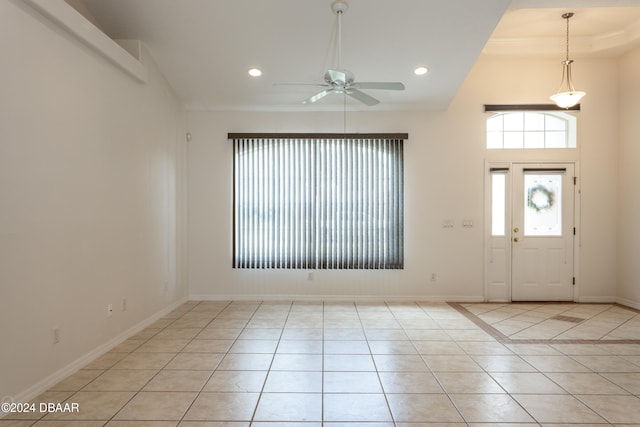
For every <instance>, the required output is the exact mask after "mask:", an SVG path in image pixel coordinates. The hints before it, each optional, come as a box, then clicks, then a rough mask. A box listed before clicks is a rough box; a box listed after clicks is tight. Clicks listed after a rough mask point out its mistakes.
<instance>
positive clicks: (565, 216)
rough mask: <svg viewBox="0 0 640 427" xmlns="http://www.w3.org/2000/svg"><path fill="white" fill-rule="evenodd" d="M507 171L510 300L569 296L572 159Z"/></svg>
mask: <svg viewBox="0 0 640 427" xmlns="http://www.w3.org/2000/svg"><path fill="white" fill-rule="evenodd" d="M511 172H512V178H513V185H512V190H513V193H512V197H511V203H512V206H511V208H512V217H511V233H510V234H511V300H512V301H573V299H574V294H573V288H574V282H575V279H574V271H573V264H574V256H573V255H574V254H573V247H574V243H573V241H574V235H575V228H574V188H575V178H574V177H575V174H574V165H573V164H570V163H567V164H536V165H533V164H513V167H512V170H511Z"/></svg>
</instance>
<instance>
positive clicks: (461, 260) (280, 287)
mask: <svg viewBox="0 0 640 427" xmlns="http://www.w3.org/2000/svg"><path fill="white" fill-rule="evenodd" d="M616 70H617V68H616V64H615V61H614V62H611V61H608V60H605V59H602V60H590V61H576V64H575V70H574V73H575V76H574V77H575V81H576V84H578V85H579V87H580V88H584V90H585V91H587V93H588V95H587V97H586V98H585V99H584V101H583V109H582V112H581V113H580V119H579V120H580V123H581V125H580V129H579V131H580V135H579V142H578V143H579V148H578V149H577V150H556V151H547V152H543V151H523V150H515V151H509V152H497V151H487V150H485V149H484V132H485V119H486V116H485V114H484V113H483V104H485V103H486V104H509V103H548V102H550V101H549V100H548V96H549V95H551V94H552V93H554V92H555V90H556V89H557V85H558V83H559V79H560V76H561V68H560V64H559V61H558V60H557V58H553V59H539V58H505V57H491V56H485V57H481V58H480V60H479V61H478V63H477V64H476V65H475V67H474V68H473V70H472V72H471V74H470V76H469V77H468V78H467V80H466V81H465V83H464V84H463V86H462V88H461V90H460V92H459V94H458V96H457V97H456V98H455V99H454V101H453V102H452V104H451V105H450V108H449V109H448V110H447V111H446V112H375V111H372V112H362V113H356V112H353V113H348V116H347V117H348V125H347V128H348V131H352V132H408V133H409V141H408V142H407V143H406V145H405V255H406V259H405V269H404V270H402V271H317V272H316V273H315V278H314V280H313V281H308V280H307V272H305V271H297V270H276V271H271V270H257V271H255V270H254V271H252V270H234V269H232V268H231V249H230V248H231V212H232V210H231V188H232V177H231V160H232V147H231V143H230V142H229V141H228V140H227V133H228V132H340V131H341V130H342V114H341V113H231V112H227V113H216V112H191V113H189V130H190V132H191V133H192V134H193V140H192V141H191V142H190V143H189V147H188V150H189V154H188V159H189V167H188V173H189V177H188V182H189V197H188V199H189V209H188V214H189V226H188V230H189V231H188V240H189V293H190V295H191V297H198V298H199V297H211V298H220V297H225V296H236V297H238V296H239V297H246V298H251V297H253V298H261V297H285V298H286V297H289V298H290V297H291V296H294V297H296V296H297V297H333V298H351V297H368V296H370V297H385V298H403V297H405V298H406V297H410V298H425V299H427V298H428V299H447V300H481V299H482V298H483V283H482V277H483V252H482V251H483V233H482V231H483V230H482V224H483V215H484V206H483V200H484V199H483V191H484V188H483V179H484V174H483V167H484V161H485V159H495V160H498V159H510V160H532V161H537V160H563V161H577V162H578V165H579V166H580V181H581V188H582V192H583V194H582V197H581V198H578V201H579V202H581V209H580V211H581V212H582V217H581V221H580V222H581V227H580V229H579V238H580V239H581V247H580V248H579V259H580V264H579V268H580V269H579V271H578V272H577V275H578V286H579V295H580V298H581V300H584V301H605V300H606V301H613V300H614V299H615V278H616V271H615V267H616V262H615V259H616V258H615V253H616V243H615V240H616V239H615V232H616V227H615V220H616V208H615V205H616V190H615V188H616V165H617V133H616V128H617V120H616V114H617V108H616V106H617V98H616V91H615V87H616V86H615V85H616V75H617V74H616V73H617V71H616ZM433 72H437V70H433ZM427 78H428V77H427ZM443 219H453V220H454V221H455V227H454V229H452V230H444V229H442V227H441V224H442V220H443ZM463 219H471V220H473V221H474V224H475V227H474V228H473V229H463V228H461V226H460V225H461V221H462V220H463ZM431 273H436V274H437V280H436V281H435V282H432V281H430V276H431Z"/></svg>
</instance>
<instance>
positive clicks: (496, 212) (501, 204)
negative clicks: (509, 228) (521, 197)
mask: <svg viewBox="0 0 640 427" xmlns="http://www.w3.org/2000/svg"><path fill="white" fill-rule="evenodd" d="M506 181H507V175H506V174H505V173H492V174H491V235H492V236H504V235H505V229H506V220H505V213H506V200H507V192H506Z"/></svg>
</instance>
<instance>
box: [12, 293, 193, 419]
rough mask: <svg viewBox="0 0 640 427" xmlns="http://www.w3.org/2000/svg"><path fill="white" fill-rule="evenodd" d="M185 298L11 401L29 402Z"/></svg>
mask: <svg viewBox="0 0 640 427" xmlns="http://www.w3.org/2000/svg"><path fill="white" fill-rule="evenodd" d="M187 300H188V299H187V297H184V298H181V299H179V300H178V301H176V302H174V303H172V304H171V305H169V306H167V307H165V308H163V309H162V310H160V311H159V312H157V313H155V314H153V315H152V316H150V317H148V318H147V319H145V320H143V321H142V322H140V323H138V324H136V325H134V326H132V327H131V328H129V329H127V330H126V331H124V332H122V333H121V334H119V335H118V336H116V337H114V338H112V339H110V340H109V341H107V342H105V343H104V344H101V345H100V346H98V347H97V348H95V349H93V350H91V351H90V352H89V353H87V354H85V355H83V356H81V357H79V358H78V359H76V360H74V361H73V362H71V363H69V364H68V365H67V366H65V367H63V368H62V369H59V370H57V371H56V372H54V373H53V374H51V375H49V376H48V377H46V378H44V379H43V380H42V381H39V382H37V383H36V384H34V385H33V386H31V387H29V388H28V389H26V390H24V391H22V392H20V393H18V394H17V395H15V396H12V399H13V401H14V402H29V401H30V400H32V399H34V398H35V397H37V396H38V395H40V394H42V393H43V392H45V391H47V390H48V389H50V388H51V387H52V386H54V385H55V384H57V383H58V382H60V381H61V380H63V379H64V378H66V377H68V376H69V375H71V374H73V373H75V372H77V371H78V370H80V369H81V368H82V367H84V366H86V365H87V364H89V363H91V362H93V361H94V360H96V359H97V358H98V357H100V356H102V355H103V354H105V353H107V352H108V351H109V350H111V349H112V348H114V347H115V346H117V345H118V344H120V343H122V342H123V341H125V340H127V339H129V338H130V337H131V336H133V335H135V334H137V333H138V332H140V331H141V330H143V329H144V328H146V327H147V326H149V325H151V324H152V323H153V322H155V321H157V320H158V319H160V318H162V317H164V316H166V315H167V314H169V313H170V312H171V311H173V310H175V309H176V308H177V307H179V306H180V305H182V304H184V303H185V302H187ZM0 418H2V417H0Z"/></svg>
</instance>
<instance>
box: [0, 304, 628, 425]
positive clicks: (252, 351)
mask: <svg viewBox="0 0 640 427" xmlns="http://www.w3.org/2000/svg"><path fill="white" fill-rule="evenodd" d="M557 316H565V317H560V318H558V317H557ZM554 317H556V319H553V318H554ZM557 319H564V320H557ZM576 319H582V320H580V321H578V320H576ZM585 325H586V326H585ZM639 325H640V315H639V314H638V312H637V311H635V310H630V309H626V308H624V307H620V306H616V305H607V304H603V305H600V304H590V305H579V304H446V303H429V302H407V303H352V302H344V303H337V302H289V301H284V302H260V301H255V302H254V301H216V302H211V301H203V302H189V303H186V304H184V305H182V306H181V307H180V308H178V309H176V310H175V311H174V312H172V313H171V314H170V315H168V316H166V317H165V318H163V319H161V320H159V321H157V322H156V323H155V324H153V325H151V326H150V327H148V328H147V329H145V330H143V331H142V332H140V333H138V334H137V335H135V336H133V337H131V338H130V339H129V340H127V341H125V342H123V343H122V344H121V345H119V346H117V347H116V348H114V349H113V350H112V351H110V352H109V353H107V354H105V355H103V356H102V357H100V358H98V359H97V360H95V361H94V362H92V363H90V364H89V365H87V366H85V367H84V369H82V370H80V371H78V372H77V373H75V374H73V375H71V376H69V377H68V378H66V379H64V380H63V381H61V382H60V383H58V384H57V385H55V386H54V387H52V388H51V389H50V390H49V391H47V392H46V393H44V394H42V395H41V396H39V397H38V399H37V401H38V402H70V403H77V404H78V405H79V408H80V411H79V413H74V414H69V413H62V414H60V413H58V414H53V413H49V414H25V415H21V416H12V417H11V416H10V417H6V418H4V419H2V420H0V426H1V427H4V426H31V425H34V426H105V425H106V426H120V427H124V426H142V427H145V426H151V427H169V426H172V427H175V426H184V427H249V426H254V427H276V426H278V427H280V426H282V427H320V426H327V427H391V426H399V427H426V426H429V427H437V426H465V425H467V426H503V427H511V426H535V425H542V426H549V427H551V426H580V425H582V426H602V425H616V426H640V329H639ZM591 326H592V327H593V328H592V329H591V328H590V327H591Z"/></svg>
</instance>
